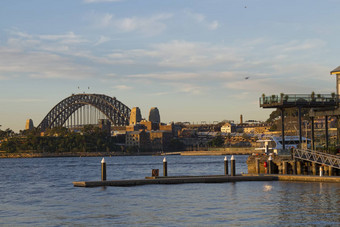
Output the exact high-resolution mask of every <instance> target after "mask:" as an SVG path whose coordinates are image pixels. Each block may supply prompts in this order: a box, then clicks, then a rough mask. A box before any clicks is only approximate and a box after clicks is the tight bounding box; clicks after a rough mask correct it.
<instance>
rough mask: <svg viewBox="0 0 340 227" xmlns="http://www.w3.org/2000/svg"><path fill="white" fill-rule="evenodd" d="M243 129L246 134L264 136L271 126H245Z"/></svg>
mask: <svg viewBox="0 0 340 227" xmlns="http://www.w3.org/2000/svg"><path fill="white" fill-rule="evenodd" d="M242 127H243V132H244V133H246V134H264V133H266V132H267V131H268V130H269V129H270V125H269V124H249V125H247V124H244V125H243V126H242Z"/></svg>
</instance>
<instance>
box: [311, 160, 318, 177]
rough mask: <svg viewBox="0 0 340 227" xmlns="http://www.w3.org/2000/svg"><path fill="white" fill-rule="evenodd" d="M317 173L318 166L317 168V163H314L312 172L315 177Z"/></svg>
mask: <svg viewBox="0 0 340 227" xmlns="http://www.w3.org/2000/svg"><path fill="white" fill-rule="evenodd" d="M316 171H317V166H316V163H315V162H313V163H312V172H313V175H314V176H315V175H316Z"/></svg>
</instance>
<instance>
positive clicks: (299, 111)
mask: <svg viewBox="0 0 340 227" xmlns="http://www.w3.org/2000/svg"><path fill="white" fill-rule="evenodd" d="M298 115H299V142H300V148H302V120H301V107H300V106H299V108H298Z"/></svg>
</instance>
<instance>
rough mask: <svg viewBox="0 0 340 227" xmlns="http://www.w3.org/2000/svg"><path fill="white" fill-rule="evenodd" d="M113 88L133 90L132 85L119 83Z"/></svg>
mask: <svg viewBox="0 0 340 227" xmlns="http://www.w3.org/2000/svg"><path fill="white" fill-rule="evenodd" d="M113 88H115V89H117V90H131V89H132V87H131V86H127V85H123V84H122V85H117V86H114V87H113Z"/></svg>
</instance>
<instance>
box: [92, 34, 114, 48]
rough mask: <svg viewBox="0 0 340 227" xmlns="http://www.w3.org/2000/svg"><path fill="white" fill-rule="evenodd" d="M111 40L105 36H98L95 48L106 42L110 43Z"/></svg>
mask: <svg viewBox="0 0 340 227" xmlns="http://www.w3.org/2000/svg"><path fill="white" fill-rule="evenodd" d="M110 40H111V39H110V38H109V37H106V36H100V38H99V40H98V41H97V42H96V43H95V44H94V45H95V46H98V45H100V44H103V43H106V42H108V41H110Z"/></svg>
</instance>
